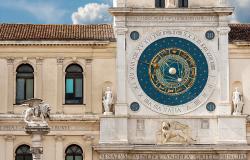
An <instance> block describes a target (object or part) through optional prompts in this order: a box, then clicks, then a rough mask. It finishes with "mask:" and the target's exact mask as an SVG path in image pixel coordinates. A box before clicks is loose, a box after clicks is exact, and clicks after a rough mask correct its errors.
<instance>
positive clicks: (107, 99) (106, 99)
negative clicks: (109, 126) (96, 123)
mask: <svg viewBox="0 0 250 160" xmlns="http://www.w3.org/2000/svg"><path fill="white" fill-rule="evenodd" d="M102 103H103V107H104V115H110V114H112V112H111V107H112V104H113V93H112V90H111V88H110V87H107V88H106V90H105V92H104V96H103V98H102Z"/></svg>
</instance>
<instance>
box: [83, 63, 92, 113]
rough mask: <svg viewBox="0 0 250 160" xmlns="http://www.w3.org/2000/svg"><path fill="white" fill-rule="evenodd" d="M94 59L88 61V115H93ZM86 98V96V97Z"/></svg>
mask: <svg viewBox="0 0 250 160" xmlns="http://www.w3.org/2000/svg"><path fill="white" fill-rule="evenodd" d="M92 61H93V60H92V59H86V85H84V86H86V90H85V91H86V93H84V95H86V110H85V112H86V113H92V112H93V109H92ZM84 97H85V96H84Z"/></svg>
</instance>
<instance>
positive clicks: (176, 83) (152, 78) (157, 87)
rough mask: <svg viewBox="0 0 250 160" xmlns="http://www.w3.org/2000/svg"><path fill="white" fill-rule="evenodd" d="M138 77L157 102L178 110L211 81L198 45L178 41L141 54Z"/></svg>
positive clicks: (158, 44) (162, 43)
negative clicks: (178, 106)
mask: <svg viewBox="0 0 250 160" xmlns="http://www.w3.org/2000/svg"><path fill="white" fill-rule="evenodd" d="M137 77H138V81H139V84H140V86H141V88H142V90H143V91H144V92H145V93H146V94H147V95H148V96H149V97H150V98H151V99H153V100H155V101H156V102H158V103H160V104H163V105H168V106H177V105H182V104H185V103H188V102H190V101H192V100H193V99H195V98H196V97H197V96H198V95H199V94H200V93H201V92H202V91H203V89H204V88H205V86H206V83H207V81H208V63H207V60H206V58H205V56H204V55H203V53H202V51H201V50H200V49H199V47H197V46H196V45H195V44H194V43H192V42H190V41H188V40H186V39H183V38H178V37H167V38H162V39H159V40H157V41H155V42H153V43H152V44H150V45H149V46H148V47H147V48H146V49H145V50H144V51H143V52H142V54H141V56H140V58H139V61H138V65H137Z"/></svg>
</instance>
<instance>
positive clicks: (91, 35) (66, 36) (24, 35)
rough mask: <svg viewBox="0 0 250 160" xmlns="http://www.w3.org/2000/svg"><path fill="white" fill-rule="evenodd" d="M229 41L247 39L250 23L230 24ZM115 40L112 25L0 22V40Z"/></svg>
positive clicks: (249, 34) (249, 32) (249, 36)
mask: <svg viewBox="0 0 250 160" xmlns="http://www.w3.org/2000/svg"><path fill="white" fill-rule="evenodd" d="M230 27H231V32H230V33H229V41H230V42H233V41H249V42H250V24H230ZM41 40H43V41H115V36H114V31H113V26H112V25H110V24H98V25H64V24H55V25H47V24H0V41H41Z"/></svg>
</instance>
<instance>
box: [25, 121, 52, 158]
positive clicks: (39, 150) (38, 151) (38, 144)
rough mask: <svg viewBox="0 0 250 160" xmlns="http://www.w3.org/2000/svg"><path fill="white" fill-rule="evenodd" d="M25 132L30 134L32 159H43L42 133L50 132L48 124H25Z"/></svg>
mask: <svg viewBox="0 0 250 160" xmlns="http://www.w3.org/2000/svg"><path fill="white" fill-rule="evenodd" d="M25 132H26V133H27V134H29V135H31V137H32V138H31V141H32V146H31V148H30V150H31V153H32V157H33V160H43V142H42V141H43V135H46V134H48V133H49V132H50V128H49V127H48V126H39V125H34V126H26V128H25Z"/></svg>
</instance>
